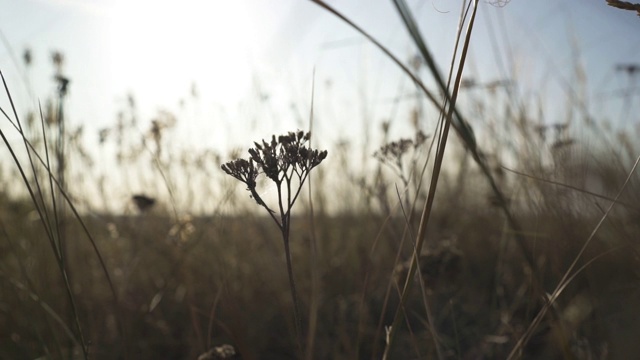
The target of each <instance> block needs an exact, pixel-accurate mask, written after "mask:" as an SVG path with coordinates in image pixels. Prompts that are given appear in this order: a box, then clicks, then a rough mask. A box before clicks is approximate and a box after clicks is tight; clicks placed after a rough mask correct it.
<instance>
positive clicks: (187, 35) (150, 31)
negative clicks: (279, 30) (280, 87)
mask: <svg viewBox="0 0 640 360" xmlns="http://www.w3.org/2000/svg"><path fill="white" fill-rule="evenodd" d="M249 34H251V21H249V12H248V9H247V8H246V6H245V5H244V2H242V1H224V2H219V1H197V0H187V1H180V2H175V1H152V0H134V1H129V0H127V1H124V0H123V1H119V2H118V3H117V5H115V6H114V7H113V8H112V14H111V28H110V44H109V47H110V51H109V53H110V54H111V55H110V56H111V59H109V62H110V64H111V70H112V81H113V82H114V86H115V88H116V90H117V89H120V91H132V92H133V93H134V95H135V96H136V97H139V98H142V100H143V101H144V102H147V103H149V104H153V103H167V102H169V103H170V104H175V103H176V101H177V100H178V99H179V98H180V97H183V96H185V95H186V94H188V92H189V89H190V86H191V84H192V83H194V82H195V83H196V84H197V85H198V88H199V91H200V92H203V93H206V95H207V97H208V98H212V99H214V101H219V102H220V103H228V102H230V101H231V102H232V101H236V100H237V99H238V98H239V97H240V96H242V95H243V93H244V92H245V91H246V90H247V86H248V83H249V80H250V76H251V75H250V71H249V69H250V63H249V55H250V51H249V50H250V49H251V43H252V41H253V40H254V39H252V38H251V37H250V35H249Z"/></svg>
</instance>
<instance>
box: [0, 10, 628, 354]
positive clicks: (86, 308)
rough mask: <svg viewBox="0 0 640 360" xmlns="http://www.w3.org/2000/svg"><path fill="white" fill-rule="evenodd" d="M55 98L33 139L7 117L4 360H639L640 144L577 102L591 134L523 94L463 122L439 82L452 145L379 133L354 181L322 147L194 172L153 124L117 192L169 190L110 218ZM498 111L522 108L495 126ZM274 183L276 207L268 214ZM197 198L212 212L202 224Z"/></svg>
mask: <svg viewBox="0 0 640 360" xmlns="http://www.w3.org/2000/svg"><path fill="white" fill-rule="evenodd" d="M399 3H400V4H401V3H403V2H401V1H400V2H399ZM328 10H329V11H332V10H331V9H328ZM402 11H403V8H402V6H400V12H401V13H402ZM404 11H405V17H404V21H405V22H406V24H407V25H408V27H409V28H410V25H411V19H410V17H407V16H406V15H407V13H406V9H404ZM345 21H348V20H347V19H345ZM472 21H473V18H472V17H471V18H470V19H467V24H469V23H472ZM467 31H468V32H469V33H470V32H471V31H472V30H471V28H468V30H467ZM364 35H365V36H366V33H365V34H364ZM412 36H413V39H414V41H415V43H416V44H417V45H418V47H419V46H420V42H421V38H420V37H419V34H415V33H412ZM460 41H461V44H460V51H461V53H462V55H461V57H458V58H457V61H458V63H457V65H456V67H455V69H461V68H462V67H463V66H464V62H465V57H464V47H463V45H464V44H465V41H469V39H468V38H466V39H465V34H464V33H461V34H460ZM425 50H426V49H425ZM421 51H422V52H421V55H422V56H423V57H425V58H428V55H429V54H428V52H425V51H424V50H421ZM426 63H428V60H426V61H425V64H426ZM424 66H427V65H424ZM455 69H452V70H455ZM404 70H406V71H407V72H408V73H409V75H411V74H412V72H411V70H409V69H408V68H405V69H404ZM58 75H60V74H58ZM452 77H453V80H452V81H453V83H454V84H461V83H462V82H461V80H462V79H461V78H460V77H459V76H458V77H457V78H456V74H455V72H454V71H452ZM412 80H414V81H416V83H418V85H419V86H422V83H420V82H419V79H417V78H413V79H412ZM57 81H58V82H59V83H58V85H59V87H58V92H57V93H56V95H55V100H57V101H58V102H57V103H56V102H54V104H58V106H59V108H58V110H59V111H57V112H56V108H55V105H52V106H53V107H52V109H51V111H45V112H44V113H43V115H42V116H41V117H39V116H35V117H33V116H27V117H26V119H27V120H25V122H24V124H23V123H21V122H19V119H20V116H18V114H17V111H16V112H15V113H14V112H13V111H12V109H2V110H3V112H4V116H3V121H4V120H5V119H6V120H7V121H12V122H13V124H15V125H16V127H17V129H13V131H17V132H18V134H21V135H23V136H22V137H21V139H24V140H25V141H24V143H20V142H17V143H16V142H15V141H14V142H12V141H9V140H7V138H6V137H5V132H2V137H3V140H4V143H3V145H2V146H1V147H2V149H1V150H2V152H3V153H4V154H5V155H3V157H2V160H1V161H2V162H3V164H2V165H3V169H7V168H12V169H15V170H13V171H10V172H5V173H3V174H2V176H1V179H0V180H1V183H2V184H3V187H2V188H0V358H2V359H90V358H91V359H202V360H204V359H224V358H226V359H246V360H251V359H302V358H305V359H380V358H386V359H503V358H505V359H506V358H514V359H520V358H522V359H630V358H634V357H636V356H638V354H640V343H638V341H637V338H638V336H639V335H640V321H639V320H638V319H640V307H638V304H640V270H639V269H640V266H639V265H640V253H639V252H640V244H639V243H638V240H639V239H640V205H638V204H640V176H639V175H638V173H637V171H636V169H635V166H636V165H637V162H638V161H637V156H638V155H640V147H639V146H638V145H637V144H636V143H634V142H633V140H632V139H635V138H637V137H638V135H639V134H637V133H631V132H629V131H626V132H619V133H615V132H614V131H613V130H611V129H610V128H609V127H608V126H607V125H606V124H605V122H604V120H601V119H595V118H592V117H591V116H590V115H589V113H588V111H587V110H586V109H585V108H584V104H581V103H580V102H578V101H576V102H575V103H567V104H565V107H566V108H567V112H568V113H571V114H577V115H575V116H573V115H572V117H570V118H568V119H567V121H566V122H563V123H558V124H549V123H548V122H547V121H546V120H545V119H544V118H536V117H535V115H532V114H540V112H539V111H538V110H536V111H533V110H532V109H528V108H527V106H526V105H524V104H520V107H519V108H517V109H516V108H514V107H513V103H509V101H511V100H513V98H514V96H515V95H514V94H513V93H509V90H504V91H505V97H499V96H496V93H495V91H489V90H487V91H486V93H484V94H483V95H482V101H483V102H484V105H485V106H483V107H478V108H473V107H470V106H467V107H465V106H460V107H455V106H451V105H450V104H451V103H454V104H455V101H456V96H457V95H458V93H459V92H460V93H461V94H462V91H463V90H461V89H459V88H458V87H457V86H455V87H452V88H449V87H446V85H444V82H442V84H441V85H442V89H441V90H443V89H444V88H447V89H449V90H450V91H449V90H448V91H447V93H450V94H451V95H450V96H448V98H447V99H440V98H439V97H436V96H433V95H432V93H431V92H430V91H429V90H427V89H426V87H425V88H424V93H425V95H426V97H433V102H434V104H435V105H434V107H435V108H436V110H437V111H438V112H439V113H440V114H441V118H440V121H439V122H438V124H439V125H438V126H437V127H436V126H435V124H432V125H430V126H426V125H424V121H423V120H416V119H415V118H413V119H406V120H404V121H407V122H409V123H411V124H412V125H413V127H414V133H413V134H408V135H407V136H406V137H405V138H404V139H389V136H388V133H387V132H388V127H389V124H388V123H386V124H385V123H383V124H381V125H382V126H378V125H376V126H377V128H378V129H380V128H381V130H377V131H381V133H382V134H383V136H382V137H383V138H384V139H385V141H384V143H381V144H380V148H379V150H378V151H377V152H376V153H375V154H367V159H368V160H367V161H368V162H369V165H372V166H369V167H365V166H362V167H360V166H357V167H356V166H353V163H352V162H353V161H354V156H353V155H352V154H351V152H352V149H351V148H350V147H349V144H348V143H341V144H333V145H332V146H330V147H328V148H326V149H324V148H322V149H318V150H319V151H317V152H314V151H313V150H314V149H315V141H314V139H313V138H312V139H309V138H307V137H306V136H307V135H306V133H304V132H300V133H297V132H296V133H290V134H289V135H286V136H282V137H279V138H278V137H277V136H278V135H279V134H275V135H276V136H275V137H273V142H271V139H272V138H271V135H272V134H265V136H264V138H265V139H266V140H267V141H266V142H260V140H261V139H246V140H247V141H249V140H255V141H256V143H255V147H254V148H253V150H252V151H250V152H249V153H247V152H246V151H245V150H243V152H241V153H239V154H238V153H237V152H236V153H234V154H231V155H229V156H228V155H221V154H212V153H210V152H207V153H203V154H193V153H189V154H184V156H182V154H176V153H175V152H173V151H172V149H171V148H165V147H163V146H166V144H165V143H163V141H162V139H163V136H162V135H163V133H162V132H163V131H165V132H170V131H171V128H170V126H161V125H162V124H160V122H154V123H152V125H151V128H150V129H149V132H148V133H146V134H143V136H144V139H145V141H146V143H145V142H144V141H143V145H144V146H147V147H146V149H134V148H130V147H128V144H131V143H133V142H130V141H127V140H126V136H130V134H129V135H127V127H126V122H119V123H118V125H117V126H116V127H114V129H115V130H118V131H120V134H119V135H118V134H117V131H114V132H115V133H116V134H115V135H112V136H114V137H112V138H111V139H112V140H111V141H113V144H112V145H114V146H116V153H115V154H114V157H115V159H116V160H115V161H114V163H115V164H117V166H119V167H120V168H119V169H115V170H114V172H118V171H121V172H122V175H121V176H122V177H123V178H126V177H127V176H128V177H135V176H137V173H135V172H131V171H130V169H133V168H135V167H136V166H138V165H139V164H140V163H142V162H146V163H151V167H150V168H151V169H152V170H151V173H150V175H148V176H150V177H152V178H154V179H159V182H160V183H162V184H164V185H165V189H164V190H163V191H164V192H163V194H164V195H163V196H162V198H152V197H151V196H152V195H150V194H130V195H131V196H132V198H131V202H130V205H129V207H128V208H127V209H126V210H125V211H114V208H115V207H114V206H112V204H113V201H114V200H113V198H111V196H110V193H109V189H104V188H100V187H99V186H98V188H99V191H96V192H95V193H97V195H95V194H94V197H97V198H100V199H101V200H99V201H97V202H96V201H95V200H94V201H87V200H86V199H83V196H88V195H84V194H82V193H78V192H77V191H76V190H75V189H74V182H75V181H81V180H77V179H79V178H81V176H78V173H82V172H83V171H85V169H84V168H83V167H82V165H81V164H86V163H88V162H90V160H91V159H88V157H90V155H87V154H84V153H83V152H82V149H81V147H80V146H79V145H78V144H80V142H79V141H76V140H77V137H81V136H82V133H81V131H80V132H74V131H73V129H66V130H65V129H64V126H63V124H64V122H63V120H62V119H63V116H64V114H63V111H62V110H60V109H63V107H62V104H63V100H64V97H65V96H66V94H65V89H64V86H66V83H64V84H63V81H62V80H61V79H60V78H58V79H57ZM5 89H7V90H6V93H5V96H7V97H10V96H11V92H10V89H11V84H8V85H7V88H5ZM434 93H437V91H434ZM443 93H444V92H443ZM460 96H461V97H463V96H464V95H463V94H462V95H460ZM504 99H507V101H506V102H505V103H498V102H499V101H505V100H504ZM132 101H133V100H132ZM438 104H439V105H438ZM491 106H492V107H494V108H505V109H510V110H509V111H505V112H504V113H503V114H501V115H500V116H501V117H499V118H493V115H495V114H486V113H483V112H482V111H481V110H478V109H483V108H484V109H487V108H489V107H491ZM417 113H418V110H417V109H416V111H415V112H414V114H417ZM465 113H467V114H468V115H466V117H463V115H462V114H465ZM470 114H472V115H470ZM417 116H418V115H416V117H417ZM490 116H491V117H492V118H491V119H489V117H490ZM29 119H31V120H29ZM33 119H35V120H33ZM164 119H165V120H166V122H167V123H169V122H170V121H175V120H176V119H175V118H172V115H171V114H165V118H164ZM167 119H168V120H167ZM171 119H173V120H171ZM161 120H162V119H160V120H159V121H161ZM467 121H468V122H467ZM164 125H167V124H164ZM22 126H24V128H22ZM449 126H451V128H450V129H451V134H448V131H449ZM23 129H24V130H23ZM114 129H112V130H114ZM429 129H430V130H429ZM472 129H473V130H472ZM45 130H46V133H47V135H46V136H42V133H43V132H45ZM293 130H295V129H293ZM474 133H475V135H474ZM313 135H314V136H321V134H313ZM74 136H75V137H76V138H74ZM118 136H120V137H118ZM447 136H449V137H447ZM105 137H106V132H105ZM123 137H125V140H124V141H123ZM74 139H75V140H74ZM307 140H309V143H307V142H306V141H307ZM45 141H46V142H45ZM74 141H76V142H74ZM105 141H106V140H105ZM101 142H102V134H101ZM65 144H66V147H65V146H63V145H65ZM74 144H75V145H74ZM145 144H146V145H145ZM310 144H314V145H313V148H311V146H310ZM445 145H446V148H445ZM96 146H100V145H96ZM281 149H282V150H281ZM323 150H327V151H328V153H327V152H323ZM445 150H446V152H445ZM168 153H169V154H172V156H169V155H167V154H168ZM12 154H16V155H15V158H13V159H12V156H8V155H12ZM141 154H142V155H141ZM247 154H248V155H247ZM238 157H245V159H246V160H245V161H238V160H235V159H236V158H238ZM234 161H235V162H234ZM65 163H66V164H67V165H68V163H73V164H74V165H75V169H76V170H75V172H74V171H71V170H67V169H66V168H65V165H64V164H65ZM79 164H80V165H79ZM223 164H224V165H223ZM221 166H222V169H220V167H221ZM47 168H49V169H51V170H49V171H47ZM361 168H362V169H364V168H369V169H374V170H373V171H367V172H359V170H356V169H361ZM78 169H80V170H78ZM17 170H20V171H17ZM223 170H224V171H223ZM225 173H226V174H225ZM228 175H232V177H231V176H228ZM307 176H308V177H307ZM234 178H236V179H238V180H240V182H242V183H240V182H238V181H235V179H234ZM256 179H263V180H256ZM290 180H291V182H290ZM435 180H437V183H436V182H435ZM264 182H274V183H275V184H276V190H273V189H272V190H271V193H270V194H269V195H264V193H262V192H260V191H261V189H260V187H261V186H263V185H264ZM278 187H279V189H281V190H282V192H279V191H278ZM298 187H299V188H300V192H299V193H298V192H297V191H298ZM245 188H247V190H249V191H248V192H247V191H245ZM27 190H28V191H27ZM309 194H311V196H309ZM65 195H68V199H69V203H67V202H66V201H65V198H64V196H65ZM278 195H280V196H278ZM298 196H299V197H298ZM262 197H264V199H263V198H262ZM201 198H207V199H208V200H207V203H209V204H211V203H214V204H218V205H217V207H216V210H215V211H213V212H211V211H209V212H206V213H203V212H202V211H195V210H193V209H189V208H188V206H187V205H188V204H189V203H190V202H194V199H201ZM278 199H280V200H281V201H282V202H281V203H280V204H278V202H277V201H278ZM96 203H102V204H103V205H102V207H101V206H99V205H95V204H96ZM73 204H75V205H74V206H71V205H73ZM279 205H281V206H279ZM76 206H77V211H76ZM392 324H393V325H392Z"/></svg>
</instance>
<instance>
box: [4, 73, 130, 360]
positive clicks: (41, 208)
mask: <svg viewBox="0 0 640 360" xmlns="http://www.w3.org/2000/svg"><path fill="white" fill-rule="evenodd" d="M0 78H2V84H3V86H4V89H5V93H6V95H7V98H8V99H9V103H10V105H11V110H12V112H13V115H14V118H15V123H14V122H13V121H12V120H11V117H10V116H9V115H8V113H7V112H6V111H5V110H4V109H2V108H0V112H1V113H2V114H3V116H4V117H5V118H6V119H7V120H8V121H9V123H11V125H12V126H13V127H14V128H15V129H16V130H17V131H18V133H19V135H20V137H21V139H22V141H23V143H24V145H25V149H26V151H27V154H28V158H29V164H30V166H31V168H32V171H33V175H34V177H35V178H37V172H36V171H35V164H36V161H35V160H34V159H33V157H32V156H31V154H33V155H35V158H36V159H37V161H38V162H39V163H40V164H41V165H42V166H43V167H44V168H45V171H46V173H47V176H48V179H49V182H50V185H54V184H55V188H56V189H57V190H58V191H59V194H60V195H61V196H62V198H63V199H64V202H65V203H66V205H67V206H69V209H70V210H71V212H72V213H73V215H74V217H75V219H76V220H77V221H78V223H79V224H80V226H81V228H82V230H83V232H84V233H85V235H86V236H87V239H88V240H89V242H90V244H91V246H92V248H93V250H94V252H95V254H96V257H97V258H98V261H99V264H100V267H101V270H102V272H103V274H104V275H105V278H106V281H107V283H108V285H109V289H110V291H111V295H112V297H113V300H114V308H115V312H116V314H115V315H116V316H115V317H116V321H117V322H118V326H119V328H120V331H121V336H122V337H121V341H122V344H123V350H124V358H125V359H127V358H128V354H127V350H126V349H127V343H126V335H125V332H124V324H123V322H122V316H121V314H120V309H119V301H118V295H117V293H116V290H115V287H114V285H113V281H112V280H111V276H110V275H109V271H108V269H107V266H106V263H105V261H104V258H103V257H102V254H101V252H100V250H99V249H98V246H97V243H96V241H95V240H94V239H93V236H92V235H91V233H90V231H89V229H88V228H87V226H86V224H85V222H84V221H83V220H82V217H81V216H80V214H79V212H78V211H77V209H76V207H75V206H74V204H73V202H72V201H71V199H70V198H69V195H68V193H67V192H66V191H65V190H64V188H63V186H62V184H61V183H60V181H59V180H58V179H57V178H56V177H55V175H54V174H53V172H52V170H51V167H50V162H49V157H48V152H46V160H45V159H43V158H42V157H41V156H40V154H39V153H38V151H37V150H36V149H35V147H34V146H33V145H32V144H31V142H30V141H29V140H28V139H27V137H26V135H25V133H24V131H23V128H22V124H21V121H20V117H19V116H18V113H17V110H16V107H15V105H14V102H13V98H12V96H11V92H10V91H9V87H8V85H7V82H6V80H5V78H4V74H3V73H2V71H0ZM40 119H41V121H42V122H44V118H43V116H42V112H41V113H40ZM43 135H44V134H43ZM0 137H1V138H2V141H3V142H4V144H5V145H6V147H7V150H8V151H9V153H10V154H11V157H12V159H13V162H14V164H15V165H16V168H17V169H18V172H19V173H20V176H21V177H22V181H23V183H24V184H25V187H26V188H27V191H28V193H29V196H30V198H31V201H32V203H33V205H34V207H35V210H36V212H37V213H38V218H39V220H40V222H41V223H42V226H43V228H44V230H45V232H46V235H47V238H48V239H49V244H50V246H51V248H52V250H53V254H54V257H55V259H56V263H57V265H58V271H60V275H61V277H62V279H63V283H64V287H65V291H66V293H67V296H68V297H69V302H70V305H71V312H72V316H73V319H74V322H75V327H76V330H77V331H78V337H79V343H80V345H81V348H82V353H83V356H84V358H85V359H88V358H89V349H88V345H87V344H88V343H87V341H86V340H85V335H84V332H83V331H82V326H81V324H80V318H79V314H78V308H77V306H76V300H75V296H74V295H73V292H72V290H71V284H70V282H69V277H68V265H67V264H65V261H64V257H63V255H62V253H61V249H60V247H59V242H58V243H56V235H55V234H54V233H53V231H52V229H51V225H50V224H49V221H48V219H49V215H48V212H47V210H46V206H45V203H44V195H43V191H42V189H41V187H40V186H39V182H38V181H37V180H35V182H36V184H37V189H36V190H34V189H33V187H32V186H31V184H30V182H29V180H28V177H27V176H26V173H25V171H24V168H23V166H22V164H21V162H20V160H19V159H18V157H17V155H16V153H15V151H14V149H13V147H12V146H11V144H10V143H9V141H8V139H7V137H6V135H5V133H4V131H3V130H1V129H0ZM51 192H52V193H53V192H54V191H53V189H51ZM39 200H40V201H39ZM52 201H53V204H52V205H53V206H54V207H55V206H56V205H55V204H56V202H57V201H56V200H55V198H52ZM41 202H42V203H41Z"/></svg>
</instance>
